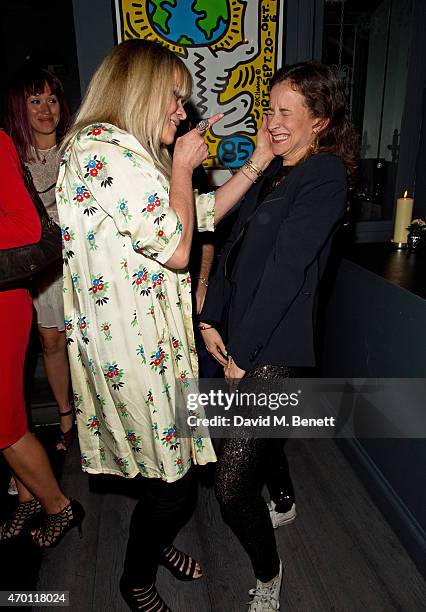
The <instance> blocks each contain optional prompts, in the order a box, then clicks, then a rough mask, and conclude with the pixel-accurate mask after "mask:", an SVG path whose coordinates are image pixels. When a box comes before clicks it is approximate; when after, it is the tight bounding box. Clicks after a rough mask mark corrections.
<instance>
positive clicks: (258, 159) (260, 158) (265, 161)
mask: <svg viewBox="0 0 426 612" xmlns="http://www.w3.org/2000/svg"><path fill="white" fill-rule="evenodd" d="M273 159H274V155H272V156H271V153H269V152H265V153H263V152H262V151H258V150H257V149H255V150H254V151H253V155H252V156H251V158H250V161H251V162H252V163H253V164H255V166H256V167H257V168H259V170H261V171H262V172H263V171H264V170H266V168H267V167H268V166H269V164H270V163H271V161H272V160H273Z"/></svg>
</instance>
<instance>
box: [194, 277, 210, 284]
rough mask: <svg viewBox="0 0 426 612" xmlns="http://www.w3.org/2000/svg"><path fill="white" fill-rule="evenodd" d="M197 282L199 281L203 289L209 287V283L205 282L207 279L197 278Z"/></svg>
mask: <svg viewBox="0 0 426 612" xmlns="http://www.w3.org/2000/svg"><path fill="white" fill-rule="evenodd" d="M197 280H199V281H200V283H201V284H202V285H204V286H205V287H208V286H209V283H208V282H207V278H206V277H205V276H197Z"/></svg>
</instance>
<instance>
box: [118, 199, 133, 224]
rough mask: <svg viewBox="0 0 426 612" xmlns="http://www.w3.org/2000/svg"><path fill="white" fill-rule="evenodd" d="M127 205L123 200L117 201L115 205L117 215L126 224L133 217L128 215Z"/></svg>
mask: <svg viewBox="0 0 426 612" xmlns="http://www.w3.org/2000/svg"><path fill="white" fill-rule="evenodd" d="M127 204H128V202H127V200H125V199H124V198H122V199H121V200H119V201H118V204H117V209H118V213H119V215H120V217H122V218H123V219H124V221H125V222H126V223H128V222H129V221H131V220H132V219H133V215H131V214H130V211H129V207H128V206H127Z"/></svg>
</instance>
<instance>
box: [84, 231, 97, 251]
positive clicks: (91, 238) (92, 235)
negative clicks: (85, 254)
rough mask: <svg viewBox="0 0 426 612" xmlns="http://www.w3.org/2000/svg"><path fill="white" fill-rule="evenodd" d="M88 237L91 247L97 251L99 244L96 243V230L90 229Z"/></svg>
mask: <svg viewBox="0 0 426 612" xmlns="http://www.w3.org/2000/svg"><path fill="white" fill-rule="evenodd" d="M86 238H87V241H88V243H89V249H90V250H91V251H96V249H97V248H98V245H97V244H96V232H95V231H93V230H90V231H89V232H87V236H86Z"/></svg>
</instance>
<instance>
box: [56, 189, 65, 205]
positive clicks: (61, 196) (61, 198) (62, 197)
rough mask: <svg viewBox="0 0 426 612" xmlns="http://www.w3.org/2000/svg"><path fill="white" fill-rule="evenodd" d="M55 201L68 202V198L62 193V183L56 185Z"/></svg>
mask: <svg viewBox="0 0 426 612" xmlns="http://www.w3.org/2000/svg"><path fill="white" fill-rule="evenodd" d="M55 191H56V201H57V203H58V204H68V198H67V196H66V195H65V193H64V190H63V188H62V185H57V186H56V189H55Z"/></svg>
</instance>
